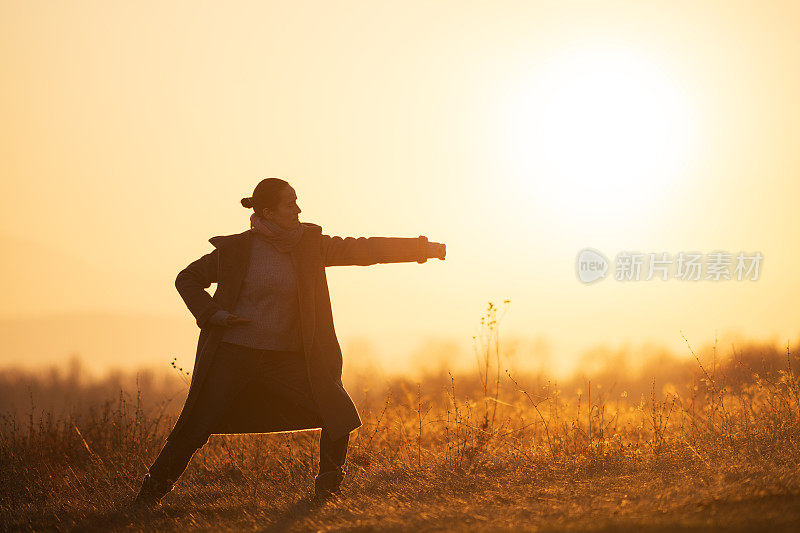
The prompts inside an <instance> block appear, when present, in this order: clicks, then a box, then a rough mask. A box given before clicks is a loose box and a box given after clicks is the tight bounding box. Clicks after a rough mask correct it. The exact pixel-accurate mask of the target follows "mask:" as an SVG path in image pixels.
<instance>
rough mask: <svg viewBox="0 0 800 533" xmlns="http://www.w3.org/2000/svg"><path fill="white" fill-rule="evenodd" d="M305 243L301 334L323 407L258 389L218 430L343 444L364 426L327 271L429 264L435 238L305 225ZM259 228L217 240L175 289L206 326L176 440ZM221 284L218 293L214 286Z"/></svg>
mask: <svg viewBox="0 0 800 533" xmlns="http://www.w3.org/2000/svg"><path fill="white" fill-rule="evenodd" d="M302 224H303V225H304V226H305V228H304V231H303V236H302V238H301V239H300V242H299V243H298V244H297V246H296V247H295V248H294V249H293V250H292V252H291V258H292V264H293V265H294V270H295V276H296V278H297V286H298V298H299V303H300V330H301V335H302V338H303V354H304V356H305V361H306V368H307V369H308V377H309V382H310V384H311V390H312V393H313V397H314V401H315V403H316V405H317V412H316V413H312V412H309V411H308V410H307V409H303V408H301V407H299V406H298V405H296V404H293V403H290V402H287V401H286V400H283V399H281V398H279V397H277V396H272V395H270V393H269V391H264V390H259V388H258V387H250V388H247V389H245V391H244V392H243V393H242V394H241V395H240V396H239V397H238V398H237V399H236V400H235V401H234V402H233V404H232V405H231V406H230V408H229V410H228V411H227V414H226V416H224V417H223V420H221V421H219V422H218V423H217V424H216V425H215V426H214V427H212V429H211V433H270V432H275V431H289V430H297V429H312V428H319V427H325V428H326V429H327V430H328V431H329V433H330V436H331V438H332V439H334V440H335V439H338V438H340V437H343V436H344V435H347V434H349V433H350V432H351V431H352V430H354V429H356V428H358V427H359V426H361V419H360V418H359V416H358V411H357V410H356V407H355V405H354V404H353V401H352V400H351V399H350V396H349V395H348V394H347V391H345V389H344V387H343V385H342V351H341V348H340V346H339V341H338V340H337V338H336V332H335V331H334V327H333V315H332V312H331V301H330V295H329V293H328V281H327V278H326V276H325V267H328V266H336V265H362V266H367V265H373V264H376V263H401V262H414V261H416V262H418V263H424V262H425V261H426V260H427V259H428V256H427V238H426V237H424V236H420V237H414V238H400V237H359V238H355V237H346V238H342V237H331V236H329V235H323V234H322V227H321V226H318V225H316V224H310V223H305V222H304V223H302ZM253 231H255V230H252V229H251V230H247V231H244V232H242V233H237V234H233V235H225V236H217V237H212V238H211V239H209V242H211V244H213V245H214V247H215V249H214V250H213V251H212V252H211V253H208V254H206V255H204V256H203V257H201V258H200V259H198V260H197V261H194V262H193V263H191V264H190V265H189V266H187V267H186V268H185V269H183V270H182V271H181V272H180V273H179V274H178V277H177V278H176V279H175V287H176V288H177V289H178V292H179V293H180V295H181V298H183V301H184V302H185V303H186V306H187V307H188V308H189V311H191V313H192V315H194V317H195V319H196V321H197V325H198V326H199V327H200V337H199V339H198V343H197V354H196V356H195V363H194V370H193V372H192V381H191V384H190V386H189V394H188V396H187V398H186V403H185V404H184V406H183V410H182V411H181V414H180V417H179V418H178V420H177V422H176V423H175V426H174V427H173V428H172V431H171V432H170V435H169V436H168V437H167V438H168V439H169V440H171V439H175V438H179V437H180V436H181V435H182V432H183V431H184V430H186V429H187V427H188V426H187V424H188V425H190V424H191V422H190V421H191V420H193V419H194V420H196V419H197V418H195V416H194V415H198V416H202V414H200V413H193V412H192V410H193V407H194V404H195V403H196V401H197V398H198V397H199V396H200V395H201V394H203V384H204V382H205V381H206V378H207V377H208V373H209V368H210V367H211V363H212V361H213V358H214V354H215V353H216V351H217V347H218V346H219V343H220V339H221V338H222V335H223V332H224V330H225V327H226V326H215V325H212V324H210V323H209V319H210V318H211V315H213V314H214V313H215V312H217V311H218V310H220V309H224V310H226V311H229V312H233V309H234V305H235V303H236V299H237V298H238V296H239V290H240V288H241V285H242V280H243V279H244V277H245V274H246V273H247V267H248V264H249V260H250V250H251V239H252V238H253V233H252V232H253ZM212 283H217V288H216V291H215V292H214V295H213V296H211V295H210V294H209V293H208V292H207V291H206V289H207V288H208V287H210V286H211V284H212Z"/></svg>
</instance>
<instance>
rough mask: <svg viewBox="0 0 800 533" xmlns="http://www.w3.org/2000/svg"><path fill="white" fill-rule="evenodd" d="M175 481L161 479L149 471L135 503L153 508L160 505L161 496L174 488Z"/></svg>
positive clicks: (141, 506) (142, 506)
mask: <svg viewBox="0 0 800 533" xmlns="http://www.w3.org/2000/svg"><path fill="white" fill-rule="evenodd" d="M172 485H173V482H172V481H170V480H169V479H165V480H159V479H155V478H154V477H152V476H151V475H150V474H149V473H148V474H147V475H145V476H144V481H142V488H141V489H139V494H137V495H136V499H134V500H133V504H134V506H136V507H139V508H152V507H155V506H156V505H158V503H159V502H160V501H161V498H162V497H164V495H165V494H166V493H168V492H169V491H171V490H172Z"/></svg>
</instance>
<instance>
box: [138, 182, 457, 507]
mask: <svg viewBox="0 0 800 533" xmlns="http://www.w3.org/2000/svg"><path fill="white" fill-rule="evenodd" d="M242 205H243V206H244V207H247V208H253V210H254V213H253V214H252V215H251V216H250V226H251V227H250V229H249V230H247V231H245V232H242V233H238V234H234V235H227V236H218V237H212V238H211V239H209V241H210V242H211V244H213V245H214V247H215V249H214V250H213V251H212V252H211V253H208V254H206V255H204V256H203V257H201V258H200V259H198V260H197V261H195V262H193V263H191V264H190V265H189V266H187V267H186V268H185V269H183V270H182V271H181V272H180V273H179V274H178V277H177V278H176V280H175V286H176V288H177V289H178V292H179V293H180V295H181V298H183V301H184V302H185V303H186V306H187V307H188V308H189V311H191V313H192V314H193V315H194V317H195V319H196V321H197V325H198V326H199V327H200V338H199V341H198V344H197V355H196V357H195V364H194V371H193V373H192V382H191V385H190V386H189V394H188V396H187V398H186V403H185V405H184V406H183V410H182V411H181V414H180V417H179V418H178V420H177V422H176V423H175V426H174V427H173V429H172V431H171V432H170V434H169V436H168V437H167V442H166V444H165V445H164V447H163V449H162V450H161V453H160V454H159V455H158V457H157V458H156V460H155V462H154V463H153V465H152V466H151V467H150V470H149V472H148V474H147V475H146V476H145V479H144V482H143V483H142V488H141V489H140V491H139V494H138V495H137V496H136V500H135V502H136V503H137V504H141V505H147V506H150V505H154V504H157V503H158V501H159V500H160V499H161V497H162V496H164V495H165V494H166V493H167V492H169V491H170V490H171V489H172V486H173V484H174V483H175V481H176V480H177V479H178V477H180V475H181V474H182V473H183V471H184V470H185V469H186V466H187V465H188V463H189V460H190V459H191V457H192V454H194V452H195V451H196V450H197V449H198V448H200V447H201V446H203V445H204V444H205V443H206V442H207V441H208V437H209V436H210V435H211V434H212V433H269V432H275V431H287V430H298V429H314V428H321V429H322V432H321V434H320V460H319V472H318V475H317V476H316V478H315V481H314V492H315V495H316V496H317V497H326V496H329V495H331V494H334V493H337V492H338V491H339V487H340V485H341V483H342V480H343V478H344V463H345V457H346V454H347V443H348V440H349V435H350V432H351V431H353V430H354V429H356V428H358V427H359V426H360V425H361V419H360V418H359V416H358V412H357V411H356V408H355V405H353V401H352V400H351V399H350V396H349V395H348V394H347V392H346V391H345V390H344V387H343V386H342V379H341V378H342V352H341V349H340V347H339V342H338V340H337V338H336V333H335V331H334V327H333V317H332V313H331V303H330V296H329V294H328V283H327V279H326V276H325V267H327V266H334V265H373V264H376V263H399V262H412V261H416V262H418V263H424V262H425V261H426V260H427V259H429V258H434V257H436V258H439V259H442V260H443V259H444V258H445V252H446V249H445V245H444V244H440V243H436V242H428V240H427V238H425V237H424V236H420V237H418V238H394V237H370V238H366V237H359V238H353V237H347V238H342V237H331V236H328V235H323V234H322V228H321V227H320V226H318V225H316V224H311V223H306V222H303V223H301V222H300V220H299V218H298V215H299V214H300V213H301V210H300V208H299V207H298V206H297V195H296V194H295V190H294V189H293V188H292V187H291V186H290V185H289V184H288V183H287V182H285V181H283V180H280V179H277V178H268V179H265V180H262V181H261V182H260V183H259V184H258V185H257V186H256V188H255V190H254V191H253V196H252V197H250V198H243V199H242ZM212 283H217V289H216V291H215V292H214V295H213V296H211V295H209V294H208V292H207V291H206V289H207V288H208V287H210V286H211V284H212Z"/></svg>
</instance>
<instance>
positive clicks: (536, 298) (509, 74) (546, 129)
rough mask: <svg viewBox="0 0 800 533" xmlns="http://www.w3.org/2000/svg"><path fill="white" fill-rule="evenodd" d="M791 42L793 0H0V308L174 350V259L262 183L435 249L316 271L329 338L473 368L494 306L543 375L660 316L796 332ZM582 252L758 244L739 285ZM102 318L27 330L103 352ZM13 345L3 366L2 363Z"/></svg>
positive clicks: (796, 167)
mask: <svg viewBox="0 0 800 533" xmlns="http://www.w3.org/2000/svg"><path fill="white" fill-rule="evenodd" d="M798 57H800V4H797V3H796V2H769V3H764V2H732V1H724V2H677V1H669V2H641V1H637V2H611V1H593V2H534V1H525V2H470V1H464V0H459V1H454V2H445V1H437V2H319V1H318V2H297V1H292V2H225V3H221V2H197V1H191V2H161V1H158V2H126V3H123V2H106V1H97V2H80V1H72V2H40V1H33V0H25V1H14V2H9V1H4V0H3V1H0V73H2V80H3V81H2V83H0V106H2V107H0V112H2V117H3V119H2V121H0V177H1V178H2V194H0V217H2V218H1V219H0V223H2V227H1V228H0V239H2V244H3V247H2V249H3V257H2V263H0V279H2V292H3V298H2V300H0V316H1V317H2V320H4V321H5V323H4V324H0V327H2V328H3V331H6V332H11V334H13V332H15V331H16V332H20V331H24V332H26V333H25V335H26V336H28V337H27V338H28V339H29V340H30V335H34V336H39V335H40V336H41V337H48V333H47V331H46V330H47V327H46V326H43V325H42V324H46V323H47V322H46V321H45V322H42V321H41V320H42V317H46V316H49V317H66V316H70V317H73V318H74V317H75V316H78V315H77V313H84V314H83V315H80V316H85V317H97V316H102V315H104V314H105V315H115V316H117V315H119V316H122V315H124V316H148V317H151V318H152V317H154V316H155V317H160V318H161V319H163V320H164V321H172V322H169V323H170V324H173V323H174V324H180V326H179V327H178V328H177V329H175V328H172V329H170V328H167V327H165V328H161V329H157V328H156V329H147V330H144V329H142V330H141V331H140V332H139V333H138V335H139V336H142V337H144V336H147V337H148V339H147V342H148V343H149V344H148V345H147V346H148V348H147V350H150V347H152V346H158V343H159V340H160V339H161V337H160V336H161V335H164V341H163V342H164V345H165V346H166V345H168V344H169V343H173V344H169V346H170V349H171V350H172V349H173V347H174V350H173V351H177V352H178V355H179V358H181V359H182V360H183V361H184V363H186V364H188V365H191V360H192V358H193V349H194V346H195V342H196V329H192V328H193V327H194V325H193V322H192V319H191V316H190V315H189V313H188V310H186V308H185V307H184V305H183V302H182V301H181V299H180V297H179V296H178V294H177V292H176V291H175V288H174V285H173V282H174V278H175V275H176V274H177V272H178V271H179V270H181V269H182V268H183V267H184V266H186V265H187V264H188V263H189V262H191V261H192V260H194V259H196V258H197V257H199V256H200V255H202V254H203V253H206V252H208V251H210V249H211V245H210V244H209V243H208V242H207V239H208V238H209V237H211V236H214V235H223V234H230V233H236V232H239V231H243V230H244V229H246V228H247V227H248V216H249V212H248V211H246V210H245V209H244V208H242V207H241V206H240V205H239V199H240V198H241V197H243V196H248V195H250V193H251V192H252V189H253V187H254V186H255V184H256V183H257V182H258V181H259V180H260V179H262V178H265V177H270V176H273V177H281V178H284V179H286V180H287V181H289V182H290V183H292V185H293V186H294V187H295V190H296V191H297V194H298V203H299V205H300V207H301V208H302V209H303V213H302V214H301V220H303V221H307V222H314V223H316V224H319V225H321V226H322V227H323V231H324V232H325V233H328V234H330V235H342V236H347V235H352V236H398V237H400V236H403V237H415V236H417V235H426V236H428V238H429V239H431V240H435V241H439V242H444V243H446V244H447V252H448V254H447V260H446V261H444V262H442V261H437V260H434V261H429V262H428V263H426V264H424V265H418V264H416V263H408V264H392V265H378V266H373V267H367V268H364V267H334V268H329V269H328V280H329V285H330V289H331V297H332V301H333V306H334V319H335V323H336V328H337V332H338V335H339V338H340V341H341V342H342V345H343V347H344V348H345V357H346V358H347V352H348V348H347V347H351V348H349V349H351V350H353V351H355V350H356V348H357V347H359V346H360V347H361V348H363V347H364V346H365V345H368V346H371V347H372V348H371V349H373V350H374V353H375V354H377V355H376V357H380V358H382V360H384V361H394V362H395V363H396V364H397V365H398V366H399V367H403V366H405V367H408V366H409V365H413V364H414V360H415V359H414V356H413V352H414V351H419V350H421V349H423V347H424V346H425V345H426V344H430V343H432V342H433V344H436V343H443V342H448V341H452V342H455V343H459V344H460V345H461V346H462V348H463V354H462V356H461V357H462V358H466V359H464V360H465V361H466V364H469V363H470V362H471V361H472V359H471V358H472V355H471V351H470V349H471V348H470V347H471V337H472V335H474V334H475V333H476V331H477V326H478V320H479V317H480V315H481V313H482V312H483V311H484V309H485V307H486V302H487V301H489V300H492V301H494V302H498V303H499V302H501V301H502V300H504V299H510V300H511V302H512V303H511V308H510V310H509V312H508V314H507V315H506V316H505V318H504V319H503V323H502V327H503V331H504V333H503V335H504V336H505V337H504V338H507V339H511V338H518V339H520V342H522V343H523V344H524V343H528V345H529V347H528V348H526V350H527V351H524V352H523V353H521V354H520V357H521V358H522V359H525V360H529V361H530V362H531V363H532V364H538V363H539V362H541V361H544V360H545V359H546V358H547V357H549V362H550V364H551V366H552V367H554V368H564V367H566V366H568V365H569V363H570V362H571V361H575V360H577V358H578V357H579V355H580V354H581V353H583V352H584V351H585V350H587V349H589V348H591V347H593V346H597V345H601V344H605V345H608V346H610V347H620V346H624V345H626V344H632V345H635V346H644V345H647V346H651V345H657V346H665V347H667V348H669V349H673V350H675V351H681V350H683V351H685V349H684V347H685V345H684V341H683V339H682V338H681V335H680V332H681V331H682V332H683V333H684V334H685V335H686V336H687V338H689V340H690V341H692V342H693V343H695V344H698V345H699V344H703V343H707V342H709V341H713V338H714V334H715V331H718V332H719V334H720V336H723V335H726V336H729V337H730V338H733V337H735V336H737V335H739V336H744V337H748V338H763V339H774V340H775V341H776V342H779V343H781V344H782V345H785V344H786V341H787V340H790V339H791V340H792V342H793V343H794V342H796V341H797V338H798V333H799V332H800V327H798V318H800V317H799V316H798V315H799V314H800V313H798V311H797V309H798V307H797V299H798V298H797V297H798V295H799V294H800V290H798V289H800V279H799V277H798V276H797V274H796V271H797V269H798V266H800V253H799V252H798V249H797V246H798V244H800V238H798V237H800V224H798V221H797V216H796V211H795V205H796V203H797V200H798V198H800V179H798V178H800V153H799V152H798V147H799V146H800V99H798V98H797V95H798V94H800V61H798ZM586 247H591V248H595V249H597V250H600V251H602V252H603V253H604V254H605V255H606V256H607V257H609V259H613V258H614V256H615V255H616V254H617V253H618V252H621V251H639V252H642V253H648V252H655V253H662V252H667V253H669V254H671V255H674V256H675V255H677V254H678V253H679V252H681V251H685V252H688V251H699V252H701V253H704V254H707V253H711V252H714V251H728V252H730V253H733V254H735V253H738V252H745V253H748V254H751V253H754V252H756V251H758V252H760V253H761V254H762V255H763V256H764V259H763V261H762V263H761V272H760V278H759V279H758V280H757V281H720V282H713V281H710V280H709V281H697V282H682V281H679V280H676V279H670V280H668V281H660V280H650V281H638V282H635V281H631V282H621V281H616V280H615V279H613V272H612V273H611V275H610V276H609V278H607V279H605V280H603V281H601V282H598V283H595V284H591V285H584V284H582V283H581V282H580V281H578V279H577V277H576V272H575V259H576V255H577V254H578V252H579V251H580V250H581V249H583V248H586ZM86 313H91V314H86ZM37 320H38V321H39V322H36V321H37ZM86 320H94V318H91V319H90V318H87V319H86ZM123 322H124V320H123ZM164 323H165V324H166V323H167V322H164ZM31 324H39V326H31ZM120 327H121V326H120ZM37 328H39V329H37ZM112 329H113V328H112ZM112 329H108V328H102V327H99V326H98V327H97V331H96V332H93V331H92V329H91V328H88V329H87V328H84V329H80V328H77V329H75V328H72V327H70V328H69V330H70V331H74V332H76V331H78V330H80V331H81V332H82V333H80V334H78V333H74V334H73V335H72V336H70V335H69V334H68V333H64V334H63V335H62V337H59V339H63V343H62V344H58V345H57V346H55V347H53V346H49V347H48V348H46V349H48V350H53V354H55V355H54V356H52V357H50V359H53V357H56V356H57V355H58V353H60V352H58V350H63V351H64V352H65V353H66V351H67V350H72V351H78V352H81V353H83V354H84V355H86V356H87V357H90V358H96V359H98V360H99V358H102V354H99V350H102V348H99V347H97V346H100V345H102V343H100V344H98V342H99V341H98V339H99V338H106V340H108V342H117V343H125V342H128V338H126V335H127V336H128V337H130V335H131V334H130V332H128V333H125V332H124V328H123V329H120V330H119V331H117V330H116V329H113V331H114V332H115V333H114V334H113V335H117V336H118V337H121V338H116V337H113V336H110V335H111V333H109V331H112ZM37 331H38V332H39V333H37ZM170 331H171V332H172V333H169V332H170ZM149 332H152V333H149ZM175 332H177V333H175ZM170 334H179V335H180V339H181V340H179V341H175V340H174V339H172V338H171V340H167V338H166V337H167V336H169V335H170ZM726 338H727V337H726ZM434 341H435V342H434ZM10 342H11V341H7V342H6V345H5V348H4V349H3V353H1V354H0V364H8V363H12V362H25V361H20V360H19V357H21V356H20V354H21V353H23V352H24V349H23V348H21V347H22V346H23V345H26V343H24V342H23V341H21V340H17V341H14V342H15V344H14V343H12V344H9V343H10ZM59 342H61V341H59ZM175 342H177V344H174V343H175ZM173 345H174V346H173ZM27 346H28V348H30V346H31V345H30V343H28V344H27ZM89 346H95V347H96V348H93V349H94V350H95V351H92V350H93V349H90V348H88V347H89ZM537 346H538V348H537V349H534V348H535V347H537ZM543 346H544V348H543ZM42 349H43V350H44V349H45V348H42ZM143 350H144V348H143ZM153 350H154V351H156V352H157V351H158V350H157V349H153ZM367 351H369V350H367ZM170 353H173V352H170ZM548 353H549V355H548ZM120 357H123V356H120ZM165 357H166V356H165V355H164V354H163V353H153V351H146V353H145V352H141V353H140V359H141V362H142V363H143V364H144V363H148V364H149V363H153V362H155V363H157V364H162V363H163V361H162V359H164V358H165ZM106 359H107V358H106ZM106 359H104V364H105V363H108V362H109V361H108V360H106ZM112 359H114V358H113V357H112ZM417 359H418V358H417ZM113 362H114V363H120V364H126V365H130V364H133V363H138V362H139V359H137V358H136V357H133V358H131V356H130V355H125V356H124V360H116V359H114V360H113Z"/></svg>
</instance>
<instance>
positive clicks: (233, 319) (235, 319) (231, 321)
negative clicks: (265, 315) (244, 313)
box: [225, 314, 252, 326]
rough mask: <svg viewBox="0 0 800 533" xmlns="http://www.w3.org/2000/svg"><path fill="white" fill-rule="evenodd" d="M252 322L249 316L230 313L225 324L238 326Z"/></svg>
mask: <svg viewBox="0 0 800 533" xmlns="http://www.w3.org/2000/svg"><path fill="white" fill-rule="evenodd" d="M250 322H252V320H250V319H249V318H243V317H240V316H236V315H234V314H230V315H228V318H226V319H225V324H226V325H227V326H236V325H237V324H249V323H250Z"/></svg>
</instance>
